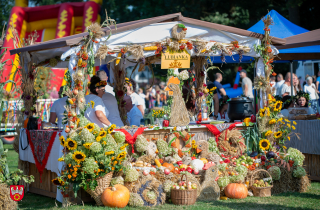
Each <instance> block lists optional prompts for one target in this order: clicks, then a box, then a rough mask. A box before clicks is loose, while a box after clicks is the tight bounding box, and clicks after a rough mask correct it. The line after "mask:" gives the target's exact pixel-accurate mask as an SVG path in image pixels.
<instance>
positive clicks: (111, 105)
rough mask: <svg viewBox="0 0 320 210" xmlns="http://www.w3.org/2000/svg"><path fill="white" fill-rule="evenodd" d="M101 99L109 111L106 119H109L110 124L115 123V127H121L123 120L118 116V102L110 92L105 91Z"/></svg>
mask: <svg viewBox="0 0 320 210" xmlns="http://www.w3.org/2000/svg"><path fill="white" fill-rule="evenodd" d="M102 101H103V103H104V105H105V107H106V109H107V110H108V112H109V116H107V117H108V120H110V122H111V123H112V124H115V125H116V126H117V127H122V126H124V125H123V122H122V120H121V118H120V113H119V109H118V102H117V99H116V97H114V96H113V95H112V94H110V93H105V94H103V96H102Z"/></svg>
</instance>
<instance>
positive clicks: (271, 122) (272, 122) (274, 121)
mask: <svg viewBox="0 0 320 210" xmlns="http://www.w3.org/2000/svg"><path fill="white" fill-rule="evenodd" d="M276 122H277V121H276V120H275V119H272V120H270V121H269V125H273V124H275V123H276Z"/></svg>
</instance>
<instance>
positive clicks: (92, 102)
mask: <svg viewBox="0 0 320 210" xmlns="http://www.w3.org/2000/svg"><path fill="white" fill-rule="evenodd" d="M90 103H91V107H92V109H93V108H94V101H90Z"/></svg>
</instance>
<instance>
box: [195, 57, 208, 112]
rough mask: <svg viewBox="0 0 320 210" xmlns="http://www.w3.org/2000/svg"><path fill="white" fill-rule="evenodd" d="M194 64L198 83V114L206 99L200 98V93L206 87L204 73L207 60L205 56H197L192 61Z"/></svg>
mask: <svg viewBox="0 0 320 210" xmlns="http://www.w3.org/2000/svg"><path fill="white" fill-rule="evenodd" d="M192 61H193V63H194V70H195V73H196V75H195V78H196V83H197V91H196V93H197V96H196V112H199V110H201V103H202V100H203V99H204V96H200V95H199V93H200V92H203V90H204V87H203V83H204V72H203V65H204V64H205V63H206V58H205V57H204V56H197V57H194V58H193V59H192Z"/></svg>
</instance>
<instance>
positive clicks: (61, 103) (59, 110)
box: [49, 86, 68, 129]
mask: <svg viewBox="0 0 320 210" xmlns="http://www.w3.org/2000/svg"><path fill="white" fill-rule="evenodd" d="M63 87H64V86H61V87H60V90H59V93H58V95H59V97H60V99H58V100H56V101H55V102H53V104H52V107H51V109H50V118H49V122H50V123H52V124H56V120H57V118H58V128H59V129H60V128H63V124H62V119H63V118H64V115H63V113H64V111H65V110H66V108H65V106H66V104H67V99H68V97H67V96H66V95H65V94H63Z"/></svg>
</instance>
